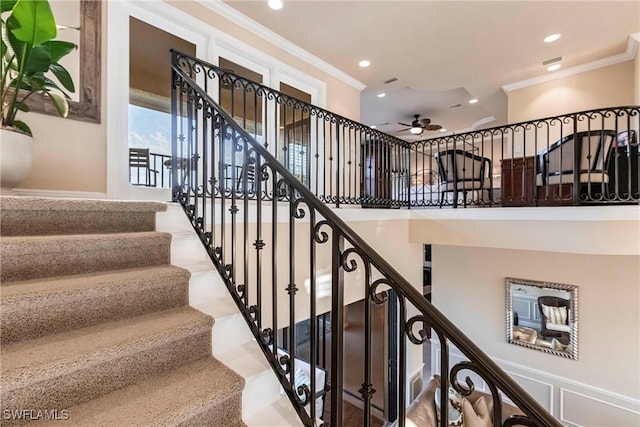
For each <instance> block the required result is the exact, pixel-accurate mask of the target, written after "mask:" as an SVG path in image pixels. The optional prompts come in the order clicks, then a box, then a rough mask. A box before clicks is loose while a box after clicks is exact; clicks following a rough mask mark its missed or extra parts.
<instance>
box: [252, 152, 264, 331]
mask: <svg viewBox="0 0 640 427" xmlns="http://www.w3.org/2000/svg"><path fill="white" fill-rule="evenodd" d="M254 186H255V191H256V241H255V243H254V247H255V248H256V306H257V312H256V320H257V325H258V330H259V331H262V312H263V310H262V249H264V246H265V244H264V241H263V240H262V196H261V194H262V158H261V156H260V154H256V163H255V178H254Z"/></svg>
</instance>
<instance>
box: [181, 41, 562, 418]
mask: <svg viewBox="0 0 640 427" xmlns="http://www.w3.org/2000/svg"><path fill="white" fill-rule="evenodd" d="M172 56H173V57H172V64H173V66H172V83H173V89H172V144H173V147H172V149H173V159H172V162H173V165H172V174H173V176H172V182H173V183H174V187H173V200H175V201H176V202H179V203H180V204H181V205H182V206H183V207H184V210H185V212H186V214H187V215H188V217H189V219H190V221H191V223H192V225H193V227H194V229H195V230H196V232H197V234H198V235H199V237H200V240H201V241H202V243H203V245H204V246H205V248H206V250H207V252H208V253H209V255H210V257H211V259H212V261H213V263H214V265H215V266H216V268H217V270H218V271H219V273H220V274H221V276H222V277H223V279H224V281H225V283H226V286H227V288H228V290H229V292H230V293H231V295H232V296H233V298H234V300H235V302H236V304H237V306H238V308H239V310H240V312H241V313H242V315H243V316H244V318H245V320H246V321H247V323H248V325H249V328H250V329H251V331H252V333H253V335H254V336H255V337H256V340H257V343H258V344H259V346H260V348H261V349H262V351H263V353H264V354H265V356H266V358H267V360H268V361H269V363H270V365H271V366H272V368H273V370H274V372H275V373H276V375H277V377H278V378H279V380H280V382H281V384H282V388H283V390H284V392H285V393H286V394H287V396H288V397H289V399H290V400H291V402H292V403H293V405H294V407H295V409H296V411H297V413H298V414H299V416H300V419H301V420H302V422H303V423H304V424H305V425H307V426H316V425H323V426H326V425H332V426H342V425H343V423H342V408H343V390H344V388H345V386H344V382H343V381H344V377H345V374H344V366H343V359H344V335H343V334H344V330H343V321H344V314H343V307H344V305H345V303H346V302H349V301H355V300H362V299H363V300H364V304H365V308H364V312H365V315H364V332H363V334H364V357H363V364H362V372H361V384H362V386H361V388H360V389H359V394H360V397H361V400H362V402H363V420H364V421H363V425H366V426H369V425H370V424H371V418H372V409H371V399H372V396H373V394H374V393H376V390H378V392H382V391H383V390H384V387H385V385H384V384H380V383H377V384H375V383H374V381H373V379H372V365H371V358H372V326H371V325H372V323H371V315H372V307H373V305H382V304H387V305H389V307H390V308H391V307H395V309H397V326H395V327H394V328H395V330H396V333H397V334H398V336H399V337H400V339H399V340H398V347H397V370H391V371H390V374H389V375H390V382H391V383H392V384H394V385H395V386H396V387H394V388H393V390H395V392H394V391H393V390H392V389H389V390H388V393H390V394H393V395H394V396H395V399H394V401H395V402H396V405H395V407H394V408H391V410H390V412H389V413H394V414H395V416H394V417H392V418H393V419H390V420H389V421H394V419H395V420H397V423H398V425H399V426H404V425H406V421H405V415H406V407H407V400H406V394H405V390H406V386H407V352H408V349H407V345H408V341H410V342H411V343H412V344H413V345H416V346H421V345H423V344H424V343H425V341H426V339H427V338H426V336H427V333H426V332H425V331H427V330H429V328H431V329H432V330H433V333H434V334H435V336H436V337H437V339H438V340H439V343H440V346H441V352H442V353H441V354H442V357H441V359H440V363H439V366H440V372H441V374H442V387H441V398H442V399H441V401H442V402H447V403H446V405H448V404H449V403H448V402H449V400H448V398H447V392H448V388H449V385H451V386H452V387H454V388H455V389H457V390H458V391H459V392H460V393H462V394H463V395H467V394H469V393H470V392H471V390H473V389H474V387H475V386H474V384H473V382H472V381H471V380H470V379H469V377H465V376H463V373H464V372H471V373H474V374H476V375H479V376H480V377H481V378H482V379H483V380H484V382H485V383H486V386H487V387H488V391H489V393H490V394H491V396H492V398H493V402H494V405H493V419H494V423H493V424H494V426H503V427H506V426H512V425H517V424H522V425H528V426H559V425H560V424H559V423H558V422H557V421H556V420H555V419H554V418H553V417H552V416H551V415H550V414H549V413H548V412H546V411H545V410H544V409H543V408H542V406H541V405H540V404H539V403H538V402H536V401H535V400H534V399H533V398H532V397H530V396H529V395H528V394H527V393H526V392H525V391H524V390H523V389H522V388H521V387H520V386H519V385H518V384H517V383H516V382H515V381H514V380H513V379H511V378H510V377H509V376H508V375H507V374H506V373H505V372H503V371H502V370H501V369H500V368H499V367H498V365H497V364H496V363H495V362H493V361H492V360H491V358H490V357H488V356H487V355H485V354H484V353H483V352H482V351H481V350H480V349H479V348H478V347H477V346H476V345H475V344H474V343H473V342H472V341H471V340H470V339H469V338H467V337H466V336H465V335H464V334H463V333H462V332H461V331H460V330H459V329H458V328H456V327H455V326H454V325H453V323H451V321H449V320H448V319H447V318H446V317H445V316H444V315H443V314H442V313H440V312H439V311H438V310H437V309H435V308H434V307H433V306H432V305H431V304H430V303H429V302H428V301H427V300H426V299H425V298H424V297H423V296H422V294H421V293H420V292H418V291H417V290H416V289H415V288H414V287H413V286H412V285H411V283H409V282H408V281H407V280H405V279H404V278H403V277H402V276H401V275H400V274H399V273H398V272H397V271H396V270H395V269H394V268H393V267H392V266H391V265H389V263H388V262H387V261H386V260H385V259H384V258H383V257H381V256H380V255H379V254H377V253H376V252H375V251H374V250H373V249H372V248H371V247H370V246H369V245H368V244H367V243H366V242H365V241H364V240H363V239H362V238H361V237H360V236H359V235H358V234H356V233H355V232H354V231H353V230H352V229H351V228H350V227H349V226H347V224H345V223H344V222H343V221H342V220H341V219H340V218H339V217H338V216H337V215H336V214H335V213H333V212H332V211H331V209H330V208H329V207H328V206H327V205H326V204H325V203H324V202H323V201H322V200H321V199H320V198H318V197H316V196H315V195H314V194H313V192H312V191H311V190H310V189H309V188H308V187H307V183H303V182H302V181H301V180H300V179H299V178H298V177H296V176H295V175H294V174H293V173H292V172H291V171H289V170H288V169H287V168H286V167H285V166H284V165H283V164H282V163H281V162H280V161H279V160H278V159H276V158H275V157H274V156H273V155H272V154H271V153H270V152H269V150H268V149H267V148H265V146H264V144H265V143H266V142H267V141H264V142H262V143H261V142H258V141H256V139H255V137H254V136H253V135H251V134H249V133H248V132H247V131H246V130H245V129H243V128H242V127H241V126H240V125H239V124H238V123H237V122H236V120H235V119H234V118H232V117H231V115H229V114H227V112H226V111H224V109H222V108H221V107H220V106H219V105H218V104H217V103H216V102H215V101H214V100H213V99H212V98H211V97H210V96H209V94H208V93H207V91H206V87H200V86H199V85H198V84H197V82H195V81H194V80H193V79H192V77H193V76H194V75H197V73H195V72H194V70H195V69H196V67H198V65H197V63H194V60H193V59H191V58H189V57H185V56H182V55H180V54H178V53H177V52H173V54H172ZM183 159H187V160H186V162H185V163H184V165H185V170H186V173H184V174H182V173H180V172H179V167H178V165H179V163H180V162H181V161H182V160H183ZM225 164H231V167H226V166H225ZM250 169H253V171H254V172H255V178H256V179H255V181H254V184H255V185H253V186H250V185H249V174H248V173H243V174H241V172H243V171H248V170H250ZM229 174H230V175H231V179H230V180H229V179H228V178H229ZM326 312H330V318H331V328H330V333H329V334H325V335H328V336H330V338H329V340H330V342H329V343H328V344H327V346H328V347H329V349H330V368H329V377H330V391H329V396H330V408H329V413H328V414H325V415H324V418H323V419H318V417H319V416H320V415H321V414H318V413H317V410H316V405H315V404H314V403H315V402H316V399H317V398H318V396H319V394H321V393H322V392H320V393H319V392H318V391H317V389H318V378H316V375H317V373H316V371H315V370H314V369H312V370H311V371H310V372H311V374H310V377H309V380H308V382H305V381H301V382H302V383H300V382H299V381H298V380H300V379H301V378H299V377H297V375H298V374H297V367H298V366H299V363H300V362H298V360H299V359H298V357H297V356H298V354H299V352H300V350H301V349H300V348H299V347H298V345H297V342H298V341H297V339H296V337H297V335H296V334H297V328H296V327H295V325H296V323H298V322H300V321H303V320H306V319H312V321H310V322H309V325H308V327H309V330H308V333H309V337H310V339H309V345H310V349H309V351H308V355H309V356H308V360H309V362H310V365H311V366H318V364H319V360H318V359H319V353H320V352H319V349H318V348H317V346H318V344H317V343H318V334H319V330H318V329H319V328H318V325H317V322H316V321H313V320H315V319H317V318H318V316H319V315H321V314H323V313H326ZM414 313H417V314H414ZM283 328H287V329H286V333H287V335H288V337H287V340H286V341H287V343H288V348H287V349H286V350H287V352H286V353H282V352H281V351H279V348H280V347H282V346H283V344H284V343H283V340H282V339H281V335H282V333H283V332H282V330H283ZM451 346H455V347H456V348H457V349H458V350H459V351H460V352H461V353H462V354H463V355H464V357H466V358H467V359H468V361H466V362H462V363H457V364H455V365H453V366H450V363H449V348H450V347H451ZM292 376H296V378H292ZM295 384H297V385H295ZM503 394H504V396H506V398H508V399H509V400H510V401H511V402H513V403H514V404H515V405H516V406H517V407H518V408H519V409H520V410H521V411H522V413H523V415H521V416H517V417H514V418H510V419H507V420H506V421H504V422H503V420H502V412H501V411H502V409H501V404H500V402H502V400H503ZM443 411H444V413H446V412H447V411H446V409H445V408H443ZM446 424H447V417H442V420H441V426H442V427H444V426H446Z"/></svg>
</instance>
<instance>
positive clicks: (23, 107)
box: [16, 101, 30, 113]
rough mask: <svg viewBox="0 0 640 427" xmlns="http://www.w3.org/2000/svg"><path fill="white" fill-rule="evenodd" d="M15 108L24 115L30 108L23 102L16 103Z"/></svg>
mask: <svg viewBox="0 0 640 427" xmlns="http://www.w3.org/2000/svg"><path fill="white" fill-rule="evenodd" d="M16 108H17V109H18V110H20V111H24V112H25V113H28V112H29V110H30V108H29V106H28V105H27V104H25V103H24V102H20V101H16Z"/></svg>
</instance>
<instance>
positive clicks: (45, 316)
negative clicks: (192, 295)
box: [0, 265, 190, 343]
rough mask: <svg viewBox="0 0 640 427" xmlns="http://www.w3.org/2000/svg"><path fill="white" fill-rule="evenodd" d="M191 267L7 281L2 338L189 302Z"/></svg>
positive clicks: (39, 333) (12, 339) (1, 316)
mask: <svg viewBox="0 0 640 427" xmlns="http://www.w3.org/2000/svg"><path fill="white" fill-rule="evenodd" d="M189 277H190V273H189V272H188V271H187V270H184V269H182V268H179V267H175V266H172V265H160V266H152V267H142V268H136V269H127V270H116V271H113V272H101V273H88V274H81V275H75V276H63V277H55V278H48V279H36V280H27V281H20V282H8V283H3V284H2V286H1V287H0V292H1V295H2V300H1V301H0V307H1V308H2V310H1V311H0V319H1V321H2V326H3V327H2V329H1V330H0V334H1V342H2V343H9V342H16V341H22V340H27V339H32V338H37V337H40V336H43V335H46V334H53V333H59V332H64V331H69V330H72V329H78V328H83V327H87V326H91V325H95V324H98V323H100V322H107V321H114V320H119V319H124V318H127V317H134V316H138V315H141V314H144V313H149V312H152V311H161V310H165V309H168V308H173V307H179V306H182V305H187V304H188V299H189V295H188V285H189Z"/></svg>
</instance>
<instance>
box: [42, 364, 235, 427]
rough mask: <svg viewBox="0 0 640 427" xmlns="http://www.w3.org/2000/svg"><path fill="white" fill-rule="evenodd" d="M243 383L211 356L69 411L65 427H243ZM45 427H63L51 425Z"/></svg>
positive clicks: (45, 424) (57, 423) (51, 423)
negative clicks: (241, 405) (188, 426)
mask: <svg viewBox="0 0 640 427" xmlns="http://www.w3.org/2000/svg"><path fill="white" fill-rule="evenodd" d="M243 383H244V382H243V380H242V378H241V377H239V376H238V375H237V374H235V373H234V372H233V371H232V370H230V369H229V368H227V367H225V366H224V365H223V364H221V363H220V362H219V361H217V360H216V359H214V358H213V357H211V356H209V357H206V358H204V359H200V360H198V361H196V362H194V363H191V364H189V365H186V366H182V367H180V368H178V369H175V370H173V371H171V372H168V373H165V374H163V375H155V376H153V377H151V378H149V379H146V380H144V381H140V382H138V383H136V384H134V385H132V386H129V387H127V388H124V389H121V390H117V391H115V392H112V393H109V394H107V395H105V396H102V397H100V398H98V399H95V400H92V401H89V402H86V403H83V404H81V405H78V406H73V407H71V408H69V420H67V421H64V422H63V424H64V425H65V426H150V425H154V426H187V425H190V426H209V427H236V426H238V427H240V426H244V424H243V423H241V422H240V393H241V392H242V386H243ZM38 425H43V426H54V427H55V426H58V425H60V421H50V422H45V423H42V424H38Z"/></svg>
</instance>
